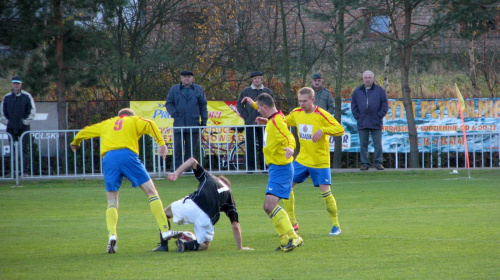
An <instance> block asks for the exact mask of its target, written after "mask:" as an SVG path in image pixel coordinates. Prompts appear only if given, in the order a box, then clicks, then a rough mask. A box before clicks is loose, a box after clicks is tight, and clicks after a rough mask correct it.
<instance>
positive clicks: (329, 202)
mask: <svg viewBox="0 0 500 280" xmlns="http://www.w3.org/2000/svg"><path fill="white" fill-rule="evenodd" d="M321 196H323V199H324V200H325V204H326V210H327V211H328V214H330V218H331V219H332V224H333V225H334V226H337V227H339V228H340V225H339V218H338V216H337V202H335V198H334V197H333V194H332V191H331V190H328V191H325V192H322V193H321Z"/></svg>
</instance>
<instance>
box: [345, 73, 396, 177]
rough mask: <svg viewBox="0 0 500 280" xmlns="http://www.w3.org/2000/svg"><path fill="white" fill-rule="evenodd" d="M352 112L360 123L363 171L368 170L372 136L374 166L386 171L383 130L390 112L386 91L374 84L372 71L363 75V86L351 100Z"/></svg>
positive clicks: (354, 93) (355, 91)
mask: <svg viewBox="0 0 500 280" xmlns="http://www.w3.org/2000/svg"><path fill="white" fill-rule="evenodd" d="M351 110H352V114H353V116H354V118H355V119H356V120H357V122H358V133H359V142H360V158H361V164H362V165H363V166H362V167H361V170H368V168H369V166H370V164H369V162H368V143H369V137H370V134H371V136H372V141H373V147H374V150H375V159H374V164H375V167H376V168H377V170H384V167H383V166H382V128H383V118H384V116H385V115H386V114H387V111H388V110H389V107H388V102H387V95H386V93H385V90H384V89H383V88H382V87H380V86H378V85H376V84H374V74H373V72H372V71H369V70H367V71H365V72H364V73H363V85H362V86H360V87H358V88H357V89H356V90H354V92H353V94H352V100H351Z"/></svg>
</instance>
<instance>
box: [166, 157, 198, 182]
mask: <svg viewBox="0 0 500 280" xmlns="http://www.w3.org/2000/svg"><path fill="white" fill-rule="evenodd" d="M197 165H198V161H197V160H196V159H195V158H190V159H188V160H186V161H185V162H184V163H183V164H182V165H181V166H179V167H178V168H177V170H175V172H174V173H170V174H168V179H169V180H170V181H175V180H177V178H178V177H179V176H180V175H182V173H184V171H186V170H188V169H189V168H193V169H196V166H197Z"/></svg>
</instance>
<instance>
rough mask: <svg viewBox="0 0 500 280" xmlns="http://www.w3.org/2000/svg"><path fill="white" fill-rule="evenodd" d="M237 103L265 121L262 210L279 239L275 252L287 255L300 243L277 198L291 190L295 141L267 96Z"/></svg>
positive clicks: (281, 114)
mask: <svg viewBox="0 0 500 280" xmlns="http://www.w3.org/2000/svg"><path fill="white" fill-rule="evenodd" d="M241 102H247V103H248V104H249V105H250V106H252V107H253V108H254V109H257V110H258V111H259V113H260V114H261V115H262V116H263V117H257V119H256V121H257V123H259V124H263V123H266V122H267V125H266V129H265V131H264V141H263V142H264V156H265V158H266V164H267V165H268V166H269V180H268V182H267V190H266V197H265V199H264V211H265V212H266V213H267V215H268V216H269V218H271V222H272V223H273V226H274V228H275V229H276V232H278V235H279V236H280V246H279V247H278V248H277V249H276V250H281V251H283V252H288V251H291V250H293V249H295V248H296V247H299V246H301V245H302V244H303V243H304V241H303V240H302V238H301V237H300V236H298V235H297V234H296V233H295V231H294V230H293V227H292V224H291V223H290V219H289V218H288V215H287V213H286V211H285V209H283V208H281V206H279V204H278V203H279V201H280V199H282V198H283V199H287V198H288V197H289V195H290V191H291V189H292V177H293V165H292V161H293V150H294V149H295V139H294V137H293V135H292V133H291V132H290V131H289V130H288V126H287V124H286V121H285V116H284V115H283V113H282V112H281V111H278V110H277V109H276V106H275V104H274V99H273V98H272V96H271V95H269V94H267V93H261V94H260V95H259V96H257V98H256V100H255V102H254V101H253V100H252V99H251V98H250V97H245V98H243V99H242V101H241Z"/></svg>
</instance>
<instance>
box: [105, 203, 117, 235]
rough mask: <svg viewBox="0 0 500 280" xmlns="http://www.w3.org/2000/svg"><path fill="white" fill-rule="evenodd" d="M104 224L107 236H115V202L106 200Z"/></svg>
mask: <svg viewBox="0 0 500 280" xmlns="http://www.w3.org/2000/svg"><path fill="white" fill-rule="evenodd" d="M106 224H107V225H108V238H109V237H110V236H111V235H113V234H114V235H115V236H116V224H118V205H117V203H115V202H108V209H107V210H106Z"/></svg>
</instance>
